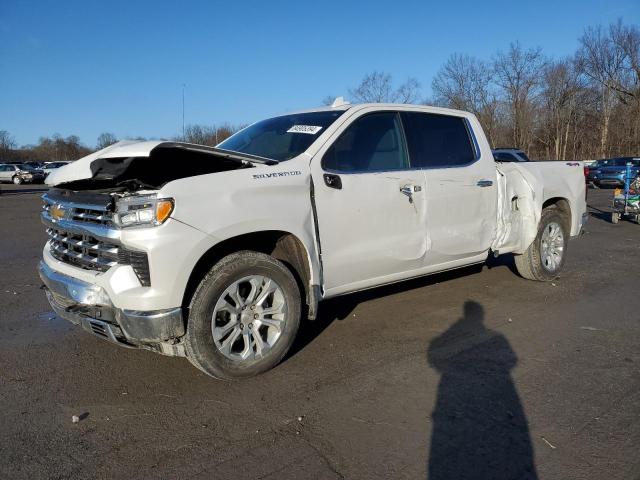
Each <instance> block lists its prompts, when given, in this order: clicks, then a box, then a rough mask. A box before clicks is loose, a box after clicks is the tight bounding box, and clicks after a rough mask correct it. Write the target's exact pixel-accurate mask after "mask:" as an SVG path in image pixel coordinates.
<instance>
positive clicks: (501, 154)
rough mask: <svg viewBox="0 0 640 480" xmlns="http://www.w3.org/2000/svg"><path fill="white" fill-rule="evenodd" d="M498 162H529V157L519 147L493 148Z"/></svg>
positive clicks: (494, 156)
mask: <svg viewBox="0 0 640 480" xmlns="http://www.w3.org/2000/svg"><path fill="white" fill-rule="evenodd" d="M492 152H493V158H494V159H495V161H496V162H529V161H530V160H529V157H527V154H526V153H524V152H523V151H522V150H520V149H519V148H496V149H494V150H492Z"/></svg>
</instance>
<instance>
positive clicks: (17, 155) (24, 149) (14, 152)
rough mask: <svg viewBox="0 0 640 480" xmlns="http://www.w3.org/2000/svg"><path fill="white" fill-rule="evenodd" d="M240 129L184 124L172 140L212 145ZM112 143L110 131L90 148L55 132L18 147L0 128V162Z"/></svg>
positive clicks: (71, 153)
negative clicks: (30, 143)
mask: <svg viewBox="0 0 640 480" xmlns="http://www.w3.org/2000/svg"><path fill="white" fill-rule="evenodd" d="M240 128H241V127H238V126H233V125H230V124H224V125H221V126H219V127H217V126H207V125H188V126H187V127H186V128H185V133H184V136H176V137H173V138H172V140H174V141H182V142H188V143H198V144H200V145H211V146H214V145H217V144H218V143H220V142H222V141H223V140H225V139H226V138H228V137H230V136H231V135H232V134H234V133H235V132H236V131H238V130H239V129H240ZM126 140H136V141H144V140H147V139H146V138H144V137H135V138H126ZM116 142H118V138H117V137H116V136H115V135H114V134H113V133H109V132H105V133H101V134H100V135H99V136H98V138H97V140H96V146H95V148H90V147H88V146H87V145H85V144H83V143H82V142H80V138H79V137H78V136H76V135H69V136H68V137H62V136H61V135H59V134H55V135H53V136H51V137H40V139H39V140H38V143H37V144H35V145H24V146H21V147H18V146H17V143H16V141H15V139H14V137H13V135H11V134H10V133H9V132H8V131H7V130H0V163H3V162H10V163H17V162H29V161H42V162H44V161H46V162H57V161H70V160H77V159H78V158H82V157H84V156H85V155H89V154H90V153H93V152H95V151H97V150H102V149H103V148H106V147H108V146H109V145H113V144H114V143H116Z"/></svg>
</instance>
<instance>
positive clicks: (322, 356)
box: [0, 185, 640, 480]
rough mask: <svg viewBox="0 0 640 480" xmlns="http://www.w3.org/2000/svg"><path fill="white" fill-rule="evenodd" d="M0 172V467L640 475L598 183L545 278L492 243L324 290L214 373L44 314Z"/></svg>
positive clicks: (614, 239)
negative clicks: (225, 375) (226, 377)
mask: <svg viewBox="0 0 640 480" xmlns="http://www.w3.org/2000/svg"><path fill="white" fill-rule="evenodd" d="M7 187H9V186H6V185H3V186H2V189H3V195H2V196H0V225H1V227H0V228H1V232H2V234H1V236H0V478H11V479H16V478H29V479H32V478H105V477H109V478H157V477H162V478H202V479H205V478H206V479H210V478H221V479H222V478H231V477H233V478H235V479H240V478H268V479H289V478H291V479H298V478H302V477H304V478H306V479H312V478H322V479H325V478H326V479H332V478H367V479H376V478H394V479H400V478H410V479H415V478H430V479H439V478H450V479H453V478H548V479H560V478H561V479H585V478H589V479H601V478H607V479H609V480H614V479H632V478H640V456H639V455H638V451H639V450H640V372H639V367H640V347H639V344H638V338H639V337H640V308H639V307H640V302H639V301H638V296H639V293H640V226H638V225H635V224H632V223H630V222H626V221H625V222H621V223H620V224H618V225H612V224H610V223H608V221H607V212H608V205H609V203H610V198H611V191H610V190H593V191H590V192H589V204H590V205H591V207H592V208H591V219H590V222H589V224H588V226H587V232H586V234H585V235H583V236H582V237H581V238H580V239H577V240H574V241H572V242H571V243H570V245H569V255H568V259H567V264H566V269H565V271H564V273H563V275H562V277H561V278H560V279H558V280H557V281H555V282H553V283H536V282H530V281H527V280H524V279H522V278H520V277H518V276H517V275H515V274H514V273H513V271H512V268H513V266H512V260H511V259H509V258H506V259H499V260H495V261H492V262H491V263H490V265H489V266H485V267H484V268H482V269H480V268H471V269H464V270H460V271H458V272H455V273H448V274H444V275H436V276H432V277H428V278H425V279H420V280H414V281H410V282H405V283H402V284H397V285H394V286H392V287H384V288H380V289H376V290H372V291H369V292H366V293H361V294H355V295H349V296H346V297H342V298H338V299H335V300H332V301H328V302H326V303H323V304H322V305H321V315H320V318H319V319H318V320H317V321H315V322H313V323H308V324H307V325H306V326H305V329H304V331H303V332H302V334H301V335H300V338H299V341H298V342H297V344H296V346H295V348H294V352H293V353H292V354H291V355H290V356H289V357H288V358H287V359H286V360H285V361H284V363H283V364H281V365H280V366H279V367H277V368H276V369H274V370H273V371H271V372H268V373H267V374H264V375H262V376H260V377H257V378H253V379H249V380H245V381H242V382H231V383H228V382H222V381H216V380H213V379H211V378H208V377H206V376H205V375H204V374H203V373H201V372H199V371H198V370H196V369H195V368H193V367H191V366H190V364H189V363H188V362H187V361H186V360H184V359H179V358H168V357H162V356H159V355H156V354H153V353H150V352H145V351H132V350H126V349H121V348H118V347H116V346H113V345H111V344H108V343H106V342H103V341H101V340H99V339H97V338H93V337H91V336H90V335H88V334H87V333H85V332H84V331H81V330H79V329H77V328H74V327H72V326H71V324H68V323H66V322H65V321H63V320H58V319H55V318H54V317H53V315H52V314H51V311H50V308H49V306H48V304H47V302H46V300H45V297H44V294H43V292H42V291H41V290H40V281H39V279H38V277H37V274H36V264H37V262H38V259H39V257H40V253H41V248H42V245H43V244H44V241H45V235H44V228H43V226H42V225H41V224H40V223H39V220H38V212H39V208H40V200H39V195H38V194H37V193H25V192H23V191H15V190H12V191H11V192H8V190H10V189H13V187H9V188H7ZM18 190H20V189H18ZM29 191H30V189H29V186H27V190H26V192H29ZM5 193H6V195H5ZM73 416H78V417H79V422H78V423H73V422H72V417H73Z"/></svg>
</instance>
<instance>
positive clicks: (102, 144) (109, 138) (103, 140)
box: [96, 132, 118, 150]
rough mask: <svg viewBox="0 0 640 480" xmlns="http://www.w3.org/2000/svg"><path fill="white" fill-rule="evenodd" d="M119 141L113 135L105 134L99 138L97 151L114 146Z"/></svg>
mask: <svg viewBox="0 0 640 480" xmlns="http://www.w3.org/2000/svg"><path fill="white" fill-rule="evenodd" d="M117 141H118V139H117V138H116V136H115V135H114V134H113V133H109V132H104V133H101V134H100V135H99V136H98V143H97V145H96V150H102V149H103V148H107V147H108V146H109V145H113V144H114V143H116V142H117Z"/></svg>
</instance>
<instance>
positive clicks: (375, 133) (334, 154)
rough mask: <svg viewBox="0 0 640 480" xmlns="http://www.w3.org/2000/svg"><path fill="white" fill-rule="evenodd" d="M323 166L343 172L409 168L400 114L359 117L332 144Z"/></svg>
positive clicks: (323, 160)
mask: <svg viewBox="0 0 640 480" xmlns="http://www.w3.org/2000/svg"><path fill="white" fill-rule="evenodd" d="M322 166H323V168H325V169H327V170H336V171H340V172H367V171H380V170H402V169H406V168H408V166H409V162H408V159H407V154H406V152H405V146H404V140H403V137H402V129H401V126H400V119H399V117H398V114H397V113H395V112H380V113H372V114H370V115H365V116H363V117H361V118H359V119H357V120H356V121H355V122H353V123H352V124H351V125H349V127H348V128H347V129H346V130H345V131H344V133H342V135H340V137H339V138H338V139H337V140H336V141H335V142H334V143H333V145H331V147H329V149H328V150H327V152H326V153H325V154H324V157H322Z"/></svg>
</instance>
